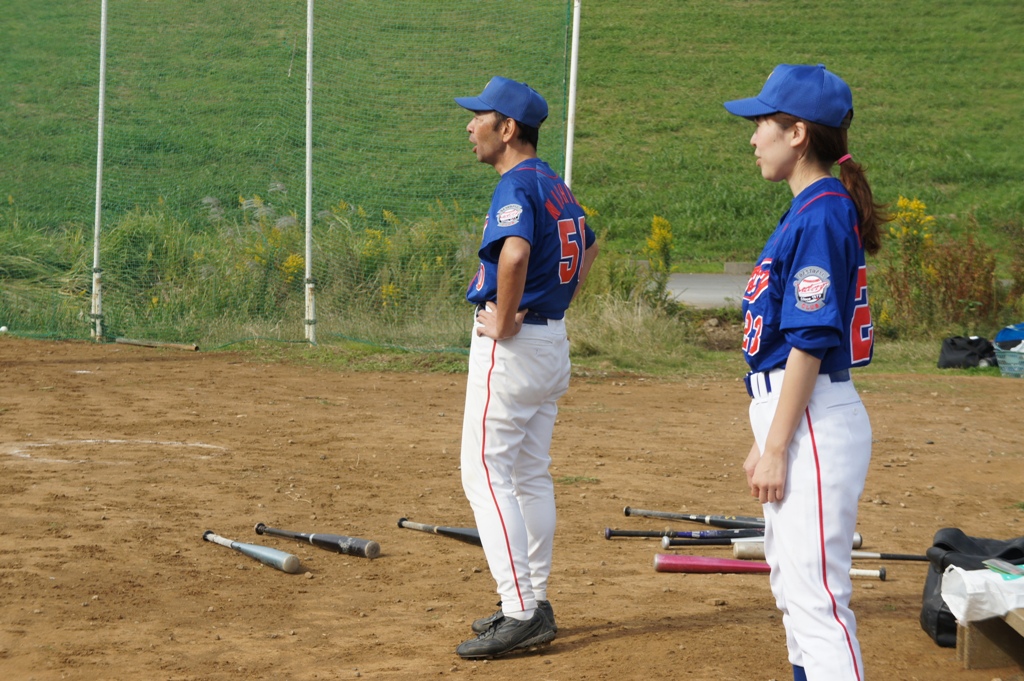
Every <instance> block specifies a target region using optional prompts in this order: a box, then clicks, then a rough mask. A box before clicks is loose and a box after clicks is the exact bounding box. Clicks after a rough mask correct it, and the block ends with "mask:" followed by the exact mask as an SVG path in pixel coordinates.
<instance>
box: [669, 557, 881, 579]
mask: <svg viewBox="0 0 1024 681" xmlns="http://www.w3.org/2000/svg"><path fill="white" fill-rule="evenodd" d="M654 570H655V572H690V573H738V574H743V573H762V574H764V573H768V572H771V569H770V568H769V567H768V563H761V562H755V561H749V560H738V559H736V558H711V557H709V556H680V555H676V554H668V553H656V554H654ZM850 576H851V577H873V578H875V579H879V580H881V581H883V582H884V581H885V568H884V567H883V568H879V569H878V570H862V569H857V568H854V569H851V570H850Z"/></svg>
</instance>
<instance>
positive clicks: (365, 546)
mask: <svg viewBox="0 0 1024 681" xmlns="http://www.w3.org/2000/svg"><path fill="white" fill-rule="evenodd" d="M256 534H272V535H274V536H277V537H289V538H291V539H301V540H302V541H307V542H309V543H310V544H312V545H313V546H315V547H317V548H320V549H324V550H325V551H333V552H334V553H344V554H346V555H349V556H361V557H363V558H369V559H371V560H373V559H374V558H376V557H377V556H379V555H380V544H378V543H377V542H375V541H373V540H372V539H360V538H358V537H349V536H346V535H344V534H322V533H315V534H307V533H305V532H292V531H290V530H279V529H277V528H274V527H267V526H266V525H264V524H263V523H256Z"/></svg>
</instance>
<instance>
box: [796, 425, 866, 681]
mask: <svg viewBox="0 0 1024 681" xmlns="http://www.w3.org/2000/svg"><path fill="white" fill-rule="evenodd" d="M804 413H805V414H806V416H807V432H808V433H810V436H811V451H813V452H814V472H815V482H816V483H817V485H818V541H819V543H820V545H821V577H822V582H823V584H824V587H825V593H827V594H828V597H829V599H830V600H831V601H832V617H834V618H835V620H836V622H837V623H838V624H839V626H840V627H842V629H843V635H844V636H845V637H846V646H847V648H849V649H850V661H851V662H853V672H854V674H856V675H857V679H860V668H859V667H858V666H857V655H856V654H855V653H854V652H853V639H852V638H850V631H849V630H848V629H847V628H846V625H845V624H843V621H842V620H841V619H839V613H838V612H837V609H838V607H839V606H838V605H837V604H836V597H835V596H834V595H832V590H831V589H830V588H829V586H828V561H827V559H826V556H825V512H824V510H823V507H822V493H821V463H820V462H819V460H818V443H817V442H815V440H814V428H813V426H811V409H810V407H807V408H806V409H805V410H804Z"/></svg>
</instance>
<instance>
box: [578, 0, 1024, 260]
mask: <svg viewBox="0 0 1024 681" xmlns="http://www.w3.org/2000/svg"><path fill="white" fill-rule="evenodd" d="M1022 29H1024V6H1022V5H1021V4H1020V3H1019V2H1016V1H1015V0H997V1H995V2H975V1H966V2H957V3H945V2H937V1H934V0H908V1H906V2H898V3H897V2H890V1H888V0H862V1H860V2H853V3H834V2H824V1H803V2H772V1H753V2H752V1H749V0H723V1H716V2H584V3H583V38H582V39H581V55H580V91H579V104H578V107H579V108H578V117H579V123H578V128H577V142H576V169H575V170H574V185H575V186H574V189H575V191H576V192H577V194H578V195H579V196H580V198H581V200H582V201H583V202H584V203H586V204H587V205H588V206H591V207H593V208H594V209H596V210H597V211H598V212H599V213H600V219H595V220H594V221H593V222H594V224H596V225H598V226H599V227H602V228H605V229H607V231H608V235H609V238H610V242H611V243H612V244H615V245H616V246H619V247H622V248H636V247H637V245H638V244H639V242H640V240H641V238H642V236H643V235H645V234H646V232H647V230H648V229H649V228H650V221H651V216H652V215H653V214H657V215H661V216H663V217H665V218H666V219H668V220H669V221H670V222H671V223H672V225H673V229H674V231H675V233H676V251H677V252H676V254H675V260H676V262H678V263H680V264H681V265H680V266H681V267H683V268H686V267H687V261H711V262H720V261H726V260H751V259H752V258H753V257H755V256H756V254H757V251H758V249H759V247H760V245H761V243H762V242H763V239H764V237H766V236H767V234H768V233H769V232H770V230H771V229H772V228H773V227H774V225H775V221H776V220H777V219H778V216H779V215H780V214H781V212H782V211H783V210H784V209H785V206H786V204H787V203H788V201H789V199H790V196H788V190H787V188H785V187H776V186H770V185H768V184H767V183H765V182H764V181H763V180H762V179H761V178H760V175H759V173H758V172H757V169H756V168H755V166H754V164H753V156H752V151H751V148H750V146H749V144H748V142H749V136H750V134H751V132H752V128H751V126H750V125H749V124H748V123H746V122H745V121H742V120H740V119H737V118H735V117H733V116H730V115H729V114H728V113H726V111H725V110H724V108H723V107H722V102H723V101H725V100H728V99H735V98H739V97H746V96H753V95H755V94H756V93H757V92H758V91H759V90H760V88H761V85H762V84H763V81H764V79H765V78H766V77H767V75H768V73H769V72H770V70H771V69H772V67H774V66H775V65H776V64H778V63H824V64H826V66H828V67H829V68H830V69H831V70H833V71H835V72H836V73H838V74H840V75H841V76H842V77H843V78H845V79H846V80H847V81H848V82H849V83H850V85H851V87H852V88H853V91H854V109H855V112H856V115H855V119H854V123H853V126H852V128H851V130H850V147H851V152H852V153H853V155H854V156H855V157H856V158H857V159H858V160H859V161H861V162H862V163H865V164H866V165H867V166H868V168H869V177H870V179H871V180H872V184H873V188H874V190H875V192H876V195H877V197H878V198H879V199H881V200H883V201H886V202H891V203H894V202H895V200H896V199H897V198H898V197H899V196H900V195H903V196H907V197H910V198H919V199H921V200H922V201H924V202H925V203H926V204H927V206H928V208H929V210H930V211H931V212H932V214H934V215H936V216H937V217H939V218H940V219H942V220H943V225H942V226H943V227H944V228H945V229H956V228H957V221H956V220H955V219H952V218H951V216H957V217H959V218H962V217H964V216H965V215H966V214H969V213H971V214H974V215H975V216H977V218H978V220H979V222H980V224H981V228H982V230H983V231H984V233H985V235H986V239H988V240H990V241H991V242H992V243H993V244H998V243H999V240H1000V238H1001V236H1000V234H999V233H998V230H996V229H994V227H995V226H996V225H998V224H1000V223H1004V222H1006V221H1010V220H1013V219H1014V218H1016V219H1018V220H1019V216H1020V215H1021V214H1024V191H1021V187H1024V156H1022V155H1021V154H1019V153H1018V150H1017V140H1016V137H1017V135H1018V133H1019V132H1020V131H1021V130H1022V129H1024V69H1022V68H1021V64H1024V43H1022V41H1021V40H1020V34H1021V30H1022Z"/></svg>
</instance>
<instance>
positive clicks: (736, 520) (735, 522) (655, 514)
mask: <svg viewBox="0 0 1024 681" xmlns="http://www.w3.org/2000/svg"><path fill="white" fill-rule="evenodd" d="M623 513H625V514H626V515H627V516H642V517H645V518H665V519H667V520H688V521H690V522H695V523H703V524H705V525H711V526H712V527H723V528H728V529H757V528H761V529H764V518H755V517H754V516H749V515H698V514H696V513H672V512H670V511H648V510H645V509H642V508H630V507H629V506H627V507H626V508H624V509H623Z"/></svg>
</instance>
